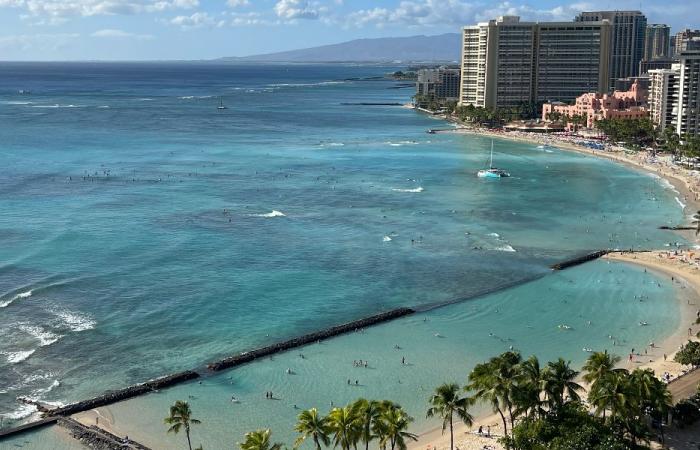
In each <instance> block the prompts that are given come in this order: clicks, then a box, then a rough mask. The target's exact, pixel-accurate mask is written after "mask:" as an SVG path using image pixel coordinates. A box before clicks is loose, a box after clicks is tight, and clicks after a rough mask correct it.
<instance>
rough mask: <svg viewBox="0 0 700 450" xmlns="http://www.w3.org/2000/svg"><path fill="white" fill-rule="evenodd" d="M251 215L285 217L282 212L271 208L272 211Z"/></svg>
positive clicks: (252, 215)
mask: <svg viewBox="0 0 700 450" xmlns="http://www.w3.org/2000/svg"><path fill="white" fill-rule="evenodd" d="M250 216H251V217H267V218H270V217H286V215H285V214H284V213H283V212H280V211H276V210H272V212H269V213H267V214H250Z"/></svg>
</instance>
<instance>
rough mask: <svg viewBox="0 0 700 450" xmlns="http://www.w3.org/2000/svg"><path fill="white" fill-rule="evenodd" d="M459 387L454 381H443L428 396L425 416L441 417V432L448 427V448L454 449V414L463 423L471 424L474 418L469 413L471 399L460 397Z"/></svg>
mask: <svg viewBox="0 0 700 450" xmlns="http://www.w3.org/2000/svg"><path fill="white" fill-rule="evenodd" d="M459 392H460V388H459V386H458V385H457V384H456V383H445V384H443V385H441V386H438V387H437V388H436V389H435V394H434V395H433V396H432V397H430V405H431V406H430V408H428V412H427V414H426V416H427V417H428V418H430V417H439V418H441V419H442V432H443V433H444V432H445V429H446V428H447V427H449V428H450V450H453V449H454V416H457V418H458V419H459V420H460V421H462V422H463V423H465V424H467V425H469V426H471V424H472V423H473V421H474V418H473V417H472V415H471V414H469V407H470V406H471V403H472V402H471V400H470V399H469V398H467V397H460V395H459Z"/></svg>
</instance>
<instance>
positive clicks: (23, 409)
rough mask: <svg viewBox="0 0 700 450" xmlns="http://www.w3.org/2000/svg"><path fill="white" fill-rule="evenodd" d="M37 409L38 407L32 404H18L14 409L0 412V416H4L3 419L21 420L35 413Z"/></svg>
mask: <svg viewBox="0 0 700 450" xmlns="http://www.w3.org/2000/svg"><path fill="white" fill-rule="evenodd" d="M37 411H38V409H37V407H36V406H34V405H26V404H22V405H20V406H19V408H17V409H15V410H14V411H11V412H7V413H2V414H0V416H2V417H4V418H5V419H9V420H21V419H26V418H27V417H29V416H31V415H32V414H36V413H37Z"/></svg>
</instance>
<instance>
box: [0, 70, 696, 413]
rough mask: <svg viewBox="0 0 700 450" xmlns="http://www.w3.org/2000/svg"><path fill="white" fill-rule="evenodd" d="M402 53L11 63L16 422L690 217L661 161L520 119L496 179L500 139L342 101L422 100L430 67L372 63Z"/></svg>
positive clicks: (2, 102) (0, 348)
mask: <svg viewBox="0 0 700 450" xmlns="http://www.w3.org/2000/svg"><path fill="white" fill-rule="evenodd" d="M393 70H395V68H393V67H378V66H349V65H347V66H342V65H336V66H324V65H313V66H303V65H296V66H282V65H265V66H246V65H242V66H238V65H213V64H46V63H42V64H29V63H22V64H19V63H16V64H15V63H12V64H10V63H3V64H0V161H1V162H2V164H1V167H2V170H0V211H1V213H0V243H1V245H0V306H2V307H0V332H1V335H2V337H3V339H2V340H1V341H0V414H3V415H4V416H5V418H6V421H5V424H8V423H11V422H12V420H8V419H20V418H23V417H26V415H27V414H29V413H30V412H31V411H29V410H28V409H27V408H21V407H20V406H19V405H18V404H17V403H16V402H15V400H14V399H15V397H16V396H18V395H28V396H32V397H35V398H40V399H42V400H45V401H55V402H67V401H72V400H77V399H80V398H83V397H86V396H89V395H93V394H96V393H99V392H102V391H103V390H104V389H106V388H108V387H121V386H124V385H126V384H129V383H133V382H139V381H143V380H145V379H147V378H150V377H152V376H156V375H161V374H164V373H168V372H172V371H175V370H182V369H189V368H192V367H195V366H199V365H201V364H203V363H206V362H208V361H211V360H214V359H216V358H217V357H221V356H225V355H229V354H232V353H234V352H237V351H241V350H245V349H249V348H252V347H257V346H259V345H263V344H267V343H271V342H275V341H279V340H282V339H284V338H288V337H291V336H296V335H299V334H301V333H304V332H307V331H311V330H317V329H320V328H324V327H326V326H329V325H332V324H337V323H341V322H345V321H348V320H353V319H357V318H359V317H362V316H365V315H368V314H372V313H376V312H379V311H383V310H387V309H390V308H394V307H397V306H406V305H408V306H416V305H426V304H432V303H440V302H446V301H451V300H456V299H465V298H469V297H471V296H473V295H475V294H478V293H482V292H486V291H494V290H497V289H498V288H500V287H503V286H507V285H510V284H512V283H518V282H522V281H528V280H534V279H537V278H539V277H541V276H543V275H545V274H548V273H549V270H548V265H549V264H551V263H552V262H554V261H558V260H561V259H564V258H567V257H570V256H573V255H577V254H579V253H581V252H584V251H588V250H593V249H599V248H607V247H622V248H629V247H645V248H648V247H660V246H663V245H665V244H667V243H668V242H672V241H678V240H679V238H678V237H676V236H675V235H673V234H671V233H668V232H665V231H661V230H658V226H660V225H669V224H670V225H675V224H677V223H679V222H680V221H681V220H682V219H683V211H682V210H681V209H680V208H679V206H678V204H677V203H676V202H675V200H674V196H675V195H676V194H675V192H674V191H673V190H672V189H670V188H669V187H668V186H665V185H664V184H662V183H661V182H659V180H657V179H654V178H652V177H650V176H648V175H645V174H643V173H639V172H635V171H632V170H630V169H626V168H623V167H620V166H617V165H614V164H612V163H610V162H607V161H603V160H598V159H595V158H591V157H585V156H581V155H576V154H572V153H567V152H562V151H558V150H553V151H552V150H543V149H537V148H536V147H535V146H531V145H527V144H521V143H513V142H508V141H501V140H498V141H496V142H495V147H496V160H497V163H498V165H499V166H503V167H506V168H507V169H508V170H509V171H510V172H511V173H512V174H513V175H514V176H513V177H512V178H510V179H503V180H498V181H496V182H492V181H487V180H480V179H477V178H476V176H475V173H476V171H477V170H478V169H480V168H482V167H483V166H484V164H485V162H486V160H487V156H488V151H489V148H490V146H491V141H490V140H487V139H484V138H480V137H473V136H460V135H453V134H442V135H428V134H426V133H425V131H426V130H427V129H429V128H435V127H444V126H445V124H443V123H441V122H438V121H436V120H434V119H431V118H429V117H426V116H424V115H420V114H417V113H415V112H413V111H411V110H408V109H405V108H401V107H392V106H357V105H343V104H342V103H359V102H401V103H404V102H407V101H408V100H409V99H410V96H411V94H412V92H411V90H410V89H408V90H407V89H398V88H397V87H398V85H397V83H395V82H393V81H389V80H374V79H368V78H371V77H376V76H381V75H382V74H384V73H386V72H390V71H393ZM19 90H27V91H30V92H31V94H19V93H18V91H19ZM219 98H222V99H223V102H224V103H225V104H226V105H227V106H228V109H226V110H223V111H221V110H217V108H216V107H217V105H218V104H219ZM639 276H641V275H639V274H635V275H633V279H634V280H636V279H637V278H634V277H639ZM620 277H623V278H624V276H623V275H620ZM589 278H591V277H589ZM546 279H547V278H545V280H546ZM546 282H547V281H545V283H546ZM552 283H560V281H556V280H554V281H552ZM588 283H590V284H593V283H596V281H595V278H591V279H590V280H588ZM583 285H584V286H585V284H583ZM581 286H582V285H581V284H579V285H575V286H574V285H570V286H569V288H568V289H570V293H573V292H575V291H576V290H580V289H582V288H581ZM629 289H630V290H629V291H625V292H626V293H629V294H630V295H631V293H632V292H633V291H634V289H636V287H635V286H630V288H629ZM525 292H527V294H526V295H527V296H530V297H532V298H530V297H528V298H529V299H530V300H533V301H539V297H540V296H542V295H543V294H542V292H540V291H532V290H529V291H528V290H526V291H525ZM635 292H636V291H635ZM669 293H672V290H671V288H670V287H669V288H668V290H667V291H664V292H663V293H662V294H664V295H667V294H669ZM561 295H564V296H565V295H566V294H561ZM611 295H612V294H611ZM615 295H617V293H616V294H615ZM664 295H661V294H659V299H661V298H662V297H664ZM481 301H488V298H485V299H482V300H481ZM543 301H544V300H543ZM659 301H661V300H659ZM656 307H657V308H659V309H658V310H659V311H662V310H663V311H666V310H667V309H668V305H667V304H665V303H659V304H657V305H656ZM551 308H553V309H548V310H547V312H548V313H547V317H549V318H550V319H551V320H556V319H552V317H554V318H556V317H557V315H558V314H562V315H564V314H565V309H562V308H565V307H564V306H562V304H560V303H555V304H553V305H552V306H551ZM635 311H636V312H634V314H647V315H649V314H652V315H654V314H656V313H652V312H650V311H646V310H635ZM461 314H463V316H459V317H464V320H467V319H468V318H469V317H471V316H470V315H469V314H468V313H466V312H462V313H461ZM630 314H632V313H630ZM612 317H614V315H613V316H612ZM630 317H632V316H630ZM634 317H636V316H634ZM664 317H665V316H664ZM469 320H473V318H472V319H469ZM503 320H507V319H503ZM513 320H514V321H513V322H512V323H503V324H502V325H503V326H504V327H506V328H509V327H517V326H518V325H519V324H521V322H520V320H521V319H520V318H518V319H517V320H516V319H513ZM533 320H536V319H533ZM677 320H678V317H677V316H674V315H673V314H671V315H670V316H668V317H665V318H664V321H665V322H663V323H657V324H656V325H657V326H658V329H656V328H655V329H654V332H656V333H660V334H661V333H662V330H663V329H664V326H667V325H669V324H673V322H674V321H677ZM632 323H635V322H632ZM455 326H458V325H455ZM597 332H600V333H604V331H601V330H597ZM636 332H637V331H635V333H636ZM640 332H641V331H640ZM649 332H650V331H648V330H645V331H644V333H649ZM640 336H641V335H640ZM646 337H647V336H646V335H644V336H643V337H640V339H646ZM543 339H544V341H546V340H547V339H549V337H546V335H545V337H543ZM588 339H589V338H588V337H587V336H582V337H581V340H584V341H586V340H588ZM630 340H633V338H632V337H630ZM531 345H535V344H531ZM576 345H578V344H576ZM498 349H499V348H498V347H497V346H494V347H493V348H490V347H482V348H481V353H480V355H481V354H483V355H484V356H485V355H487V354H488V351H492V350H493V351H497V350H498ZM558 349H559V348H558V347H557V350H558ZM351 359H352V358H351ZM251 367H255V366H251ZM247 370H249V369H247ZM261 370H262V369H261ZM261 373H262V372H261Z"/></svg>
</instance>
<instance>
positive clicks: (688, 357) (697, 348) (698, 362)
mask: <svg viewBox="0 0 700 450" xmlns="http://www.w3.org/2000/svg"><path fill="white" fill-rule="evenodd" d="M673 360H674V361H676V362H677V363H681V364H687V365H691V366H700V342H694V341H688V342H687V343H686V344H685V345H683V348H681V349H680V350H679V351H678V352H677V353H676V356H674V357H673Z"/></svg>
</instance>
